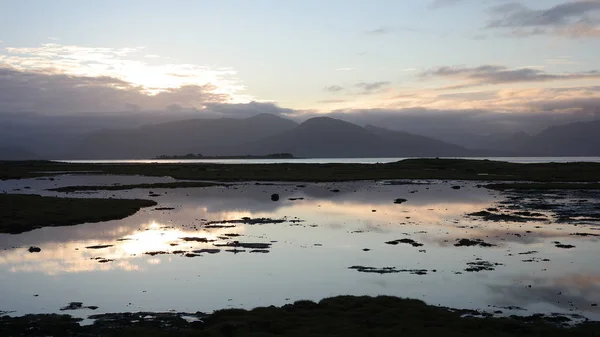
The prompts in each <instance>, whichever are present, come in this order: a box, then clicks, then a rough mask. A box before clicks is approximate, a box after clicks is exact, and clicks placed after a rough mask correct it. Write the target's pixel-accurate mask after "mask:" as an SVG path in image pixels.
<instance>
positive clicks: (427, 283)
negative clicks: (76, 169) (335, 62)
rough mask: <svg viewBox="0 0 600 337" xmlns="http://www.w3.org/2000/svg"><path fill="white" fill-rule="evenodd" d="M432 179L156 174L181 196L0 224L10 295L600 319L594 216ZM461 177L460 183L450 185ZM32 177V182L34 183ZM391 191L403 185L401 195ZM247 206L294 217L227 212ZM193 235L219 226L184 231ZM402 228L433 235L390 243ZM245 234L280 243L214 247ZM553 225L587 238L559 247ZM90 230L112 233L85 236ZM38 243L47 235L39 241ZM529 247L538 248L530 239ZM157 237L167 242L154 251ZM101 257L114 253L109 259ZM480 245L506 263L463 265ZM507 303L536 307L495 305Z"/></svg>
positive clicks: (0, 294)
mask: <svg viewBox="0 0 600 337" xmlns="http://www.w3.org/2000/svg"><path fill="white" fill-rule="evenodd" d="M117 179H120V180H119V181H117ZM167 180H168V178H147V177H122V176H121V177H115V176H88V175H85V176H77V175H67V176H61V177H57V178H56V180H55V181H48V180H35V179H25V180H19V181H4V182H0V193H1V192H14V190H15V189H20V192H27V193H36V194H43V195H60V194H58V193H54V192H49V191H46V189H47V188H51V187H57V186H67V185H82V184H112V183H115V182H119V183H142V182H144V183H146V182H159V181H160V182H163V181H167ZM422 183H425V184H394V185H390V184H388V183H386V182H349V183H329V184H304V183H303V184H302V185H299V184H295V183H278V184H275V185H264V184H255V183H252V182H249V183H242V184H236V185H232V186H230V187H210V188H190V189H170V190H161V189H153V190H152V191H153V192H155V193H158V194H160V196H158V197H153V198H151V199H153V200H156V201H157V202H158V203H159V206H157V207H172V208H174V209H173V210H155V209H154V208H149V209H144V210H142V211H140V212H138V213H137V214H135V215H134V216H131V217H129V218H126V219H123V220H119V221H108V222H103V223H95V224H84V225H79V226H73V227H55V228H42V229H38V230H34V231H31V232H27V233H23V234H20V235H7V234H0V284H1V285H2V287H0V311H13V313H12V314H14V315H22V314H26V313H50V312H61V311H59V309H60V308H61V307H63V306H65V305H67V304H68V303H69V302H73V301H77V302H83V304H84V306H98V307H99V308H98V309H97V310H95V311H92V310H80V311H73V312H71V311H67V312H66V313H69V314H73V315H78V316H86V315H89V314H92V313H104V312H123V311H168V310H177V311H187V312H195V311H203V312H210V311H212V310H215V309H221V308H228V307H243V308H252V307H256V306H265V305H283V304H286V303H290V302H293V301H295V300H299V299H311V300H319V299H322V298H324V297H329V296H336V295H345V294H354V295H380V294H386V295H396V296H401V297H410V298H417V299H422V300H424V301H426V302H427V303H429V304H434V305H443V306H449V307H455V308H472V309H483V310H488V311H494V310H502V311H504V313H506V314H509V313H514V314H532V313H535V312H546V313H549V312H561V313H577V314H582V315H584V316H586V317H588V318H591V319H596V320H599V319H600V311H599V310H598V307H593V306H592V304H594V303H598V302H600V261H599V260H598V258H597V256H598V253H599V250H600V248H599V247H600V246H599V244H598V237H594V236H590V237H580V236H574V235H572V234H574V233H581V232H586V233H598V234H600V231H595V230H596V229H598V227H597V225H598V224H597V223H596V222H594V221H590V220H585V219H580V220H581V221H579V222H578V223H577V224H576V225H575V224H573V223H562V222H559V221H558V220H557V217H556V215H554V214H553V213H552V212H550V211H545V212H544V214H546V215H547V216H549V217H548V220H540V221H530V222H526V223H520V222H487V221H483V220H482V219H480V218H473V217H467V216H465V215H466V214H467V213H472V212H478V211H481V210H485V209H487V208H490V207H511V206H510V203H511V197H510V196H508V195H503V194H501V193H499V192H495V191H491V190H487V189H485V188H478V187H477V184H478V183H477V182H446V183H444V182H440V181H431V182H426V181H424V182H422ZM456 185H459V186H461V187H462V188H460V189H453V188H452V186H456ZM25 186H28V187H30V189H26V190H25V189H23V188H24V187H25ZM148 193H149V190H130V191H102V192H94V193H71V194H69V195H70V196H78V197H90V196H94V197H109V196H115V197H124V198H134V197H135V198H149V197H148ZM272 193H279V194H280V201H278V202H273V201H271V198H270V196H271V194H272ZM588 193H589V195H586V196H585V198H586V199H585V200H586V201H585V202H583V201H581V199H580V197H575V196H570V195H560V194H557V195H551V194H547V195H545V198H546V199H547V200H551V201H554V202H557V203H560V204H567V203H573V204H575V203H578V204H590V205H593V204H595V205H598V204H600V202H599V201H600V196H598V195H596V194H594V193H592V192H588ZM290 198H303V199H296V200H289V199H290ZM396 198H405V199H407V200H408V201H407V202H405V203H403V204H394V203H393V201H394V200H395V199H396ZM534 199H537V197H535V198H534ZM523 202H525V201H523ZM244 217H249V218H269V219H276V220H277V219H278V220H283V222H281V223H270V224H255V225H250V224H231V223H227V222H226V220H237V219H242V218H244ZM215 221H216V222H217V223H220V224H221V225H224V226H233V227H227V228H206V225H207V223H208V222H215ZM213 225H214V223H213ZM226 235H230V237H229V238H228V237H226ZM234 235H239V236H234ZM184 237H201V238H207V239H209V240H215V241H214V242H208V243H202V242H193V241H187V242H186V241H185V240H183V239H182V238H184ZM404 238H409V239H412V240H414V241H416V242H417V243H421V244H423V246H421V247H413V246H411V245H409V244H403V243H400V244H398V245H390V244H386V242H389V241H391V240H397V239H404ZM461 238H472V239H475V238H477V239H483V240H485V242H487V243H490V244H495V245H497V246H494V247H488V248H485V247H455V246H454V244H455V243H456V242H457V239H461ZM234 240H237V241H239V242H245V243H269V244H271V248H270V249H268V250H269V253H251V252H250V251H251V250H252V249H244V250H245V251H244V252H238V253H233V252H227V251H225V250H228V249H231V248H228V247H215V244H216V245H219V244H223V243H227V242H231V241H234ZM555 241H560V242H561V243H563V244H573V245H575V246H576V248H573V249H561V248H557V247H556V244H555V243H553V242H555ZM93 245H111V246H110V247H107V248H104V249H89V248H86V247H89V246H93ZM29 246H38V247H40V248H41V249H42V250H41V252H40V253H29V252H28V250H27V248H29ZM207 248H208V249H215V248H217V249H220V250H221V251H220V252H219V253H216V254H208V253H202V254H200V255H201V256H196V257H186V256H185V255H184V254H185V253H173V252H174V251H178V250H181V251H184V252H186V253H190V252H192V251H194V250H199V249H207ZM364 249H369V251H365V250H364ZM530 251H536V253H532V254H525V255H520V253H526V252H530ZM151 252H167V254H163V255H160V254H158V255H154V256H151V255H148V254H145V253H151ZM100 259H106V260H112V261H108V262H104V263H101V262H99V261H100ZM477 259H481V260H480V261H489V262H491V263H499V264H502V265H498V266H496V267H495V270H493V271H481V272H467V271H465V269H466V268H467V267H468V263H469V262H477V261H478V260H477ZM530 259H531V260H532V261H531V262H524V261H525V260H530ZM544 259H548V260H549V261H543V260H544ZM352 266H365V267H375V268H382V267H395V268H397V269H408V270H413V269H418V270H421V269H423V270H426V271H427V272H426V274H425V275H415V274H411V273H410V272H401V273H394V274H375V273H361V272H359V271H357V270H355V269H349V267H352ZM530 286H531V287H530ZM35 295H37V296H35ZM508 306H515V307H520V308H522V309H525V310H520V309H514V308H513V309H512V310H509V309H499V308H500V307H508ZM63 313H65V312H63Z"/></svg>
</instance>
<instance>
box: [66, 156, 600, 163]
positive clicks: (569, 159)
mask: <svg viewBox="0 0 600 337" xmlns="http://www.w3.org/2000/svg"><path fill="white" fill-rule="evenodd" d="M452 158H457V157H452ZM404 159H409V158H401V157H398V158H311V159H129V160H128V159H117V160H60V161H61V162H67V163H97V164H101V163H102V164H117V163H136V164H145V163H165V164H173V163H210V164H278V163H298V164H329V163H339V164H377V163H393V162H397V161H400V160H404ZM460 159H478V160H484V159H488V160H498V161H507V162H511V163H569V162H593V163H600V157H478V158H460Z"/></svg>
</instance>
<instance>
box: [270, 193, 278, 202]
mask: <svg viewBox="0 0 600 337" xmlns="http://www.w3.org/2000/svg"><path fill="white" fill-rule="evenodd" d="M271 201H279V194H277V193H273V194H271Z"/></svg>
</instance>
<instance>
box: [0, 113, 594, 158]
mask: <svg viewBox="0 0 600 337" xmlns="http://www.w3.org/2000/svg"><path fill="white" fill-rule="evenodd" d="M599 131H600V121H593V122H579V123H573V124H567V125H561V126H553V127H549V128H547V129H546V130H544V131H543V132H541V133H539V134H537V135H529V134H525V133H517V134H514V135H513V136H511V137H507V138H505V139H502V140H498V141H496V143H494V144H493V145H491V146H490V145H489V144H486V148H479V149H477V148H465V147H462V146H459V145H454V144H450V143H447V142H443V141H441V140H437V139H433V138H430V137H425V136H421V135H416V134H412V133H408V132H403V131H395V130H389V129H385V128H382V127H380V126H373V125H366V126H364V127H363V126H359V125H356V124H352V123H349V122H346V121H342V120H339V119H334V118H329V117H315V118H311V119H309V120H306V121H304V122H303V123H296V122H295V121H292V120H289V119H286V118H282V117H279V116H275V115H270V114H259V115H256V116H253V117H249V118H242V119H236V118H215V119H188V120H180V121H174V122H166V123H156V124H147V125H142V126H136V127H132V128H119V129H116V128H107V129H102V130H96V131H90V132H82V133H80V134H78V135H77V136H76V137H75V138H74V139H72V140H71V141H69V142H62V143H61V145H60V147H59V148H58V149H53V150H54V151H53V152H52V153H53V154H52V155H49V154H46V153H39V155H34V154H33V153H31V152H30V151H28V149H23V148H16V147H11V146H8V145H7V144H0V159H29V158H38V157H39V158H49V159H148V158H154V157H157V156H160V155H183V154H188V153H194V154H202V155H204V156H237V155H265V154H270V153H291V154H293V155H294V156H296V157H313V158H319V157H321V158H324V157H331V158H333V157H338V158H343V157H476V156H599V155H600V132H599ZM33 137H35V136H33ZM36 152H37V151H36Z"/></svg>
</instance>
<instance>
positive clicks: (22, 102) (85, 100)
mask: <svg viewBox="0 0 600 337" xmlns="http://www.w3.org/2000/svg"><path fill="white" fill-rule="evenodd" d="M215 90H216V87H214V86H213V85H211V84H206V85H186V86H182V87H179V88H172V89H167V90H165V91H162V92H160V93H158V94H155V95H150V94H147V93H146V92H144V91H143V89H142V88H140V87H137V86H134V85H132V84H130V83H128V82H125V81H123V80H120V79H116V78H112V77H106V76H103V77H86V76H71V75H65V74H55V73H50V72H45V73H39V72H26V71H20V70H17V69H13V68H0V111H1V112H40V113H52V114H64V113H67V114H68V113H90V112H113V111H124V110H157V109H161V110H162V109H166V108H167V107H168V106H170V107H174V106H175V105H177V106H180V107H188V108H189V107H198V106H202V105H204V104H206V103H215V102H225V101H227V100H228V98H229V97H228V96H227V95H223V94H218V93H215Z"/></svg>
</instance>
